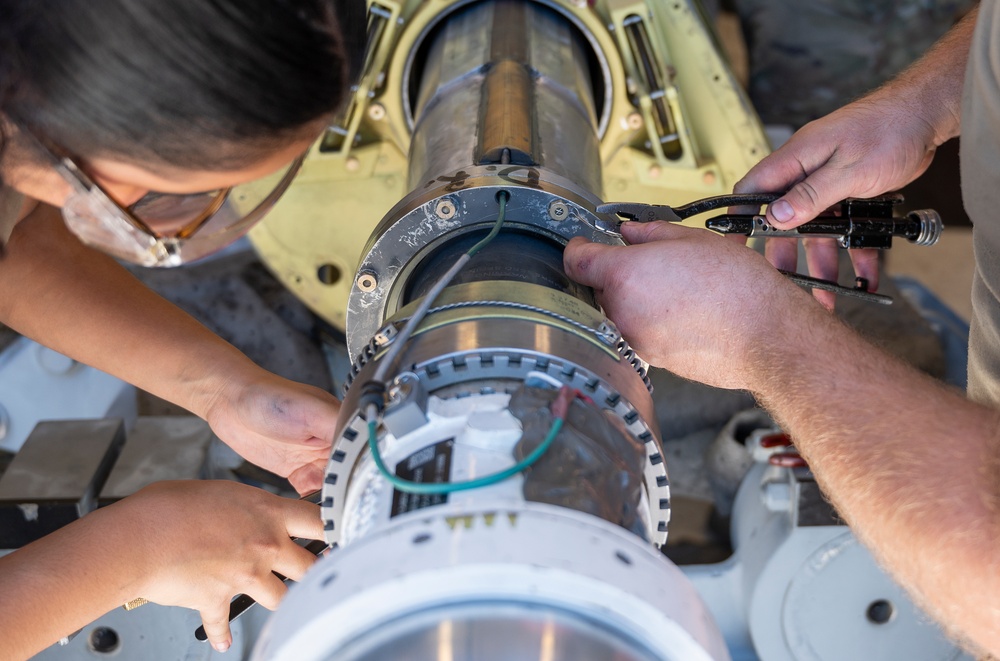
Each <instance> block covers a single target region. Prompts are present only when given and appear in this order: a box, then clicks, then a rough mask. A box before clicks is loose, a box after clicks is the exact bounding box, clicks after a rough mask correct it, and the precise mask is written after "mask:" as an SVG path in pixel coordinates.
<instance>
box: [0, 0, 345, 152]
mask: <svg viewBox="0 0 1000 661" xmlns="http://www.w3.org/2000/svg"><path fill="white" fill-rule="evenodd" d="M3 5H4V7H3V12H4V14H5V16H4V18H3V19H2V20H0V24H2V25H0V115H3V116H6V117H7V118H8V119H9V120H10V121H11V122H13V123H14V124H16V125H19V126H24V127H26V128H28V129H29V130H30V131H31V132H32V133H34V134H36V135H38V136H41V137H43V138H44V139H46V140H49V141H51V142H52V143H54V144H56V145H58V146H59V147H61V148H63V149H65V150H66V151H68V152H69V153H71V154H73V155H76V156H81V157H95V156H114V157H116V158H121V159H123V160H127V161H131V162H136V163H142V164H157V163H160V164H167V165H172V166H177V167H182V168H197V169H202V170H212V169H229V168H231V167H234V166H238V165H240V164H241V163H245V162H246V160H247V158H248V157H252V156H253V155H254V154H255V153H264V152H265V151H267V150H270V149H273V148H274V147H275V146H277V145H278V144H279V142H281V141H284V140H286V139H287V138H288V137H290V136H292V135H295V134H296V131H297V130H298V131H301V129H302V128H303V127H304V126H307V125H309V124H310V123H314V122H317V121H318V120H320V119H321V118H322V117H324V116H328V115H331V114H332V113H333V112H334V111H335V110H336V109H337V107H338V106H339V105H340V104H341V103H342V102H343V101H344V99H345V97H346V94H347V90H348V84H349V81H350V80H351V77H352V76H353V74H354V73H356V72H357V69H358V68H359V66H360V61H361V56H362V51H363V48H364V34H365V25H364V20H365V3H364V0H48V1H46V2H37V0H3ZM317 129H318V127H317Z"/></svg>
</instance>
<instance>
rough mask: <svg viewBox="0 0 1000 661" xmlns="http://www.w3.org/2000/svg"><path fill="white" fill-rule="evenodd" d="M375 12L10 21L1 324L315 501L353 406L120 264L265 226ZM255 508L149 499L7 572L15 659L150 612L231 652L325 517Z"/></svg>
mask: <svg viewBox="0 0 1000 661" xmlns="http://www.w3.org/2000/svg"><path fill="white" fill-rule="evenodd" d="M364 11H365V7H364V2H363V0H170V1H166V2H165V1H163V0H102V1H101V2H92V1H90V0H60V1H58V2H35V1H33V0H5V1H4V2H3V7H2V9H0V140H2V142H0V245H2V246H3V248H2V253H3V254H2V258H0V322H2V323H5V324H7V325H8V326H10V327H11V328H13V329H15V330H17V331H18V332H20V333H22V334H24V335H26V336H28V337H31V338H33V339H35V340H37V341H39V342H41V343H43V344H45V345H47V346H49V347H52V348H53V349H55V350H57V351H59V352H61V353H64V354H66V355H68V356H71V357H73V358H75V359H76V360H79V361H80V362H83V363H86V364H89V365H93V366H95V367H97V368H100V369H102V370H104V371H106V372H109V373H111V374H114V375H116V376H118V377H120V378H122V379H124V380H126V381H129V382H131V383H133V384H135V385H137V386H139V387H140V388H143V389H144V390H147V391H149V392H151V393H153V394H155V395H158V396H160V397H162V398H164V399H167V400H169V401H171V402H174V403H176V404H178V405H180V406H183V407H184V408H186V409H188V410H190V411H192V412H194V413H195V414H197V415H199V416H201V417H202V418H204V419H205V420H207V421H208V422H209V424H210V425H211V427H212V429H213V430H214V432H215V433H216V434H217V435H218V436H219V438H221V439H222V440H223V441H225V442H226V443H227V444H229V445H230V446H231V447H232V448H233V449H234V450H236V451H237V452H239V453H240V454H241V455H242V456H243V457H245V458H246V459H248V460H249V461H251V462H253V463H255V464H257V465H260V466H262V467H264V468H267V469H269V470H271V471H273V472H275V473H278V474H280V475H283V476H287V477H288V478H289V479H290V481H291V482H292V484H293V485H294V486H295V487H296V488H297V489H299V490H300V491H301V492H305V491H309V490H312V489H315V488H318V487H319V485H320V482H321V478H322V469H323V467H324V466H325V463H326V461H327V458H328V453H329V446H330V441H331V438H332V435H333V431H334V425H335V421H336V416H337V411H338V403H337V401H336V400H335V399H334V398H333V397H332V396H331V395H329V394H328V393H326V392H324V391H322V390H319V389H317V388H312V387H309V386H304V385H301V384H297V383H294V382H291V381H288V380H285V379H283V378H280V377H278V376H275V375H273V374H270V373H268V372H266V371H264V370H263V369H261V368H259V367H258V366H257V365H255V364H254V363H253V362H251V361H250V360H249V359H247V358H246V357H245V356H244V355H243V354H241V353H240V352H239V351H237V350H236V349H235V348H234V347H232V346H231V345H229V344H227V343H226V342H224V341H223V340H221V339H220V338H218V337H217V336H215V335H214V334H212V333H211V332H209V331H208V330H207V329H206V328H204V327H203V326H202V325H200V324H199V323H198V322H196V321H195V320H194V319H192V318H191V317H189V316H188V315H187V314H185V313H183V312H182V311H181V310H179V309H178V308H176V307H174V306H173V305H171V304H169V303H167V302H166V301H165V300H163V299H162V298H160V297H158V296H157V295H155V294H153V293H152V292H151V291H149V290H148V289H146V288H145V287H144V286H143V285H141V284H140V283H139V282H138V281H137V280H136V279H135V278H133V277H132V276H131V275H130V274H129V273H128V271H126V270H125V269H124V268H123V267H122V266H121V265H120V264H119V263H118V261H117V260H123V261H127V262H132V263H135V264H140V265H144V266H175V265H179V264H182V263H185V262H188V261H190V260H193V259H197V258H199V257H202V256H204V255H207V254H209V253H211V252H213V251H216V250H218V249H220V248H221V247H223V246H225V245H226V244H228V243H230V242H232V241H233V240H235V239H236V238H238V237H239V236H241V235H242V234H244V233H245V232H246V231H247V230H248V229H249V228H250V226H251V225H252V224H253V223H254V222H256V221H257V220H259V219H260V217H261V216H262V215H263V214H264V213H266V212H267V210H268V209H269V208H270V206H271V205H272V204H273V203H274V202H275V201H276V200H277V198H278V197H279V196H280V195H281V193H282V191H283V190H284V189H285V188H286V187H287V186H288V184H289V182H290V181H291V179H292V177H293V176H294V175H295V172H296V170H297V168H298V165H299V162H300V158H301V156H302V154H303V153H304V152H305V151H306V150H307V149H308V148H309V146H310V144H311V143H312V142H313V141H314V140H315V139H316V138H317V136H318V135H319V134H320V132H321V131H322V130H323V128H324V127H325V126H326V125H327V123H328V121H329V119H330V117H331V115H332V114H333V113H334V112H335V111H336V109H337V107H338V106H339V105H340V104H341V103H342V102H343V101H344V98H345V95H346V92H347V90H348V87H349V84H348V83H349V76H350V69H351V68H352V65H356V64H357V63H358V62H359V60H360V56H361V50H362V48H363V43H362V42H363V35H364V23H363V21H364ZM237 487H238V485H230V484H221V485H220V484H214V483H196V484H195V485H194V486H191V485H187V486H185V485H183V484H172V485H166V486H161V487H158V488H153V489H147V490H144V491H143V492H141V493H140V494H138V496H135V497H132V498H129V499H126V500H125V501H123V502H122V503H119V504H117V505H112V506H111V507H109V508H106V509H102V510H100V511H98V512H95V513H93V514H91V515H88V516H87V517H85V518H84V519H81V520H80V521H79V522H77V523H76V524H72V525H71V526H69V527H67V528H65V529H63V530H61V531H60V532H59V533H57V535H59V539H58V544H59V546H58V552H56V550H55V549H56V547H54V546H53V543H52V542H51V540H48V539H43V540H41V541H40V542H38V543H36V544H33V545H30V546H28V547H25V549H23V550H22V551H19V552H16V553H14V554H11V555H9V556H6V557H4V558H0V621H2V622H4V623H5V624H4V626H5V628H6V629H7V630H6V631H5V632H4V638H5V645H4V648H5V652H4V654H3V656H4V657H5V658H8V657H10V656H13V657H18V656H25V655H27V654H30V653H33V652H34V651H37V649H39V645H41V646H44V645H46V644H49V643H51V642H53V641H54V640H55V639H57V638H58V637H59V636H61V635H65V634H67V633H69V632H70V631H72V630H74V629H76V628H79V627H80V626H82V625H83V624H85V623H87V622H89V621H91V620H92V619H94V617H96V616H97V615H100V614H101V613H102V612H105V611H106V610H108V609H109V608H111V607H112V606H113V605H114V604H116V603H118V604H120V603H122V601H123V600H129V599H133V598H136V597H147V598H149V599H151V600H157V601H160V602H161V603H168V604H181V605H185V606H189V607H193V608H197V609H199V610H200V611H201V613H202V617H203V619H204V621H205V624H206V629H207V631H208V634H209V638H210V641H211V642H212V643H213V644H214V645H216V646H217V647H218V648H219V649H224V648H226V647H228V645H229V643H230V638H229V631H228V622H227V618H226V615H227V613H228V601H229V598H230V597H231V596H232V595H233V594H234V593H236V592H248V593H250V594H251V596H255V597H256V598H258V600H260V601H262V602H263V603H264V604H265V605H273V604H275V603H276V602H277V599H278V598H280V595H281V594H282V592H283V590H284V587H283V585H282V584H281V582H280V581H278V579H277V578H276V577H274V576H273V574H271V570H274V571H279V572H280V573H282V574H285V575H287V576H289V577H291V578H296V577H297V576H298V575H299V574H301V573H302V571H304V568H305V567H307V566H308V563H309V561H310V558H308V557H306V556H307V555H308V553H307V552H306V551H303V550H302V549H300V548H299V547H297V546H295V545H294V544H292V543H291V542H290V541H289V540H288V536H289V535H290V534H298V535H305V536H308V535H313V536H315V535H318V534H320V533H321V531H320V530H319V524H318V514H316V513H315V512H313V510H312V509H311V507H312V506H309V505H306V504H303V503H294V502H292V503H288V502H287V501H283V500H280V499H269V498H268V497H267V495H266V494H253V495H248V494H247V493H246V492H245V491H243V490H241V489H239V488H237ZM191 494H197V498H194V497H193V496H191ZM196 506H197V512H190V511H189V515H185V514H184V512H185V508H188V510H190V508H193V507H196ZM303 508H306V509H303ZM142 511H149V512H150V513H159V515H158V516H157V517H156V518H150V519H144V518H143V517H142V516H141V512H142ZM165 512H174V513H175V514H174V515H172V516H165V515H164V513H165ZM303 512H313V513H314V514H316V515H315V516H305V517H304V515H303ZM248 526H249V529H248ZM98 531H99V532H98ZM126 539H131V540H142V543H141V544H138V543H136V544H125V543H124V542H125V540H126ZM67 549H70V550H72V553H68V552H67ZM150 554H151V555H150ZM303 554H305V555H303ZM109 570H113V571H112V573H111V575H109V574H108V571H109ZM136 572H139V574H138V575H136ZM56 587H57V588H58V593H56V594H55V595H54V596H55V599H53V593H52V592H51V590H52V589H55V588H56ZM136 591H138V592H139V593H136ZM255 592H256V594H254V593H255ZM11 641H13V648H12V647H10V646H8V643H10V642H11ZM11 650H13V651H11Z"/></svg>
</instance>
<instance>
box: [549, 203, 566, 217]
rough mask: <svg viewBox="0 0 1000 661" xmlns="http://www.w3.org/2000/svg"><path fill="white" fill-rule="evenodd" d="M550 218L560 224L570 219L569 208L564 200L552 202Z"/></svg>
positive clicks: (550, 204)
mask: <svg viewBox="0 0 1000 661" xmlns="http://www.w3.org/2000/svg"><path fill="white" fill-rule="evenodd" d="M549 218H551V219H552V220H554V221H556V222H559V221H561V220H566V219H567V218H569V207H568V206H566V203H565V202H563V201H562V200H552V202H550V203H549Z"/></svg>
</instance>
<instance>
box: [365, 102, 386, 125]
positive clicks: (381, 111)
mask: <svg viewBox="0 0 1000 661" xmlns="http://www.w3.org/2000/svg"><path fill="white" fill-rule="evenodd" d="M368 117H370V118H371V119H373V120H375V121H376V122H381V121H382V120H383V119H385V106H383V105H382V104H381V103H373V104H371V105H370V106H368Z"/></svg>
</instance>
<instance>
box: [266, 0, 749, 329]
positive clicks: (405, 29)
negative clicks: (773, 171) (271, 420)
mask: <svg viewBox="0 0 1000 661" xmlns="http://www.w3.org/2000/svg"><path fill="white" fill-rule="evenodd" d="M534 1H539V2H542V3H543V4H545V5H547V6H549V7H551V8H552V9H555V10H556V11H558V12H560V13H562V14H563V15H565V16H566V17H567V18H568V19H569V20H571V21H572V22H573V23H574V24H576V26H577V27H578V28H579V29H580V30H581V31H582V32H583V33H584V34H585V36H586V37H587V39H588V41H589V42H590V43H591V45H592V46H593V47H594V48H595V49H597V50H599V51H600V57H601V58H602V59H603V61H604V62H606V64H607V70H606V72H605V73H606V76H607V80H606V81H605V82H606V84H607V85H609V86H610V89H611V93H610V97H609V99H608V101H609V105H608V107H607V108H606V112H607V122H606V125H605V126H604V131H603V135H602V137H601V158H602V161H603V163H602V168H603V177H604V182H603V183H604V191H605V196H606V198H607V201H619V200H628V201H635V202H649V203H657V204H672V205H678V204H683V203H685V202H689V201H691V200H694V199H697V198H700V197H706V196H709V195H717V194H722V193H725V192H728V191H730V190H731V189H732V186H733V184H734V183H735V182H736V181H737V180H738V179H739V178H740V177H741V176H742V175H743V174H744V173H745V172H746V171H747V170H748V169H749V168H750V167H751V166H752V165H753V164H754V163H756V162H757V161H759V160H760V159H761V158H762V157H763V156H765V155H766V154H767V152H768V150H769V147H768V143H767V138H766V137H765V134H764V131H763V128H762V127H761V124H760V121H759V119H758V118H757V115H756V114H755V113H754V111H753V109H752V108H751V107H750V104H749V102H748V100H747V98H746V96H745V95H744V93H743V91H742V90H741V89H740V87H739V84H738V83H737V82H736V80H735V79H734V77H733V75H732V73H731V72H730V69H729V67H728V66H727V64H726V62H725V59H724V56H723V55H722V53H721V51H720V49H719V47H718V43H717V41H716V38H715V35H714V33H713V31H712V29H711V28H710V27H709V26H707V25H706V24H705V22H704V20H703V18H702V14H701V12H700V11H699V8H698V6H697V5H696V4H695V3H694V2H692V1H691V0H649V1H644V0H597V1H596V2H592V3H590V2H587V0H544V1H543V0H534ZM466 4H468V0H425V1H422V2H421V1H415V0H411V1H409V2H405V1H404V2H393V1H391V0H371V1H370V2H369V10H370V24H369V34H370V35H372V36H373V39H372V47H371V48H370V51H369V57H368V59H367V61H366V63H365V68H364V71H363V74H362V80H361V82H360V84H359V85H358V88H357V92H356V93H355V94H354V96H353V98H352V99H351V101H350V103H349V104H348V107H347V110H346V111H345V112H344V113H343V114H342V116H341V118H340V119H339V120H338V121H337V123H336V124H335V126H334V127H333V128H332V129H331V130H330V131H328V132H327V134H326V136H324V138H323V139H322V140H320V141H319V142H317V143H316V144H315V145H314V146H313V148H312V149H311V150H310V153H309V155H308V157H307V159H306V161H305V163H304V164H303V166H302V170H301V172H300V174H299V176H298V177H297V178H296V180H295V182H294V184H293V185H292V186H291V188H290V189H289V190H288V191H287V192H286V193H285V195H284V196H283V197H282V199H281V200H280V201H279V203H278V204H277V206H276V207H275V208H274V210H273V211H271V213H270V214H269V215H268V217H267V218H266V219H265V220H264V221H263V222H261V223H260V224H259V225H258V226H257V227H255V228H254V230H253V231H252V232H251V233H250V238H251V241H252V242H253V244H254V247H255V248H256V249H257V251H258V253H259V254H260V256H261V258H262V259H263V260H264V262H265V264H267V266H268V267H269V268H270V269H271V270H272V272H273V273H274V274H275V275H276V276H277V278H278V279H279V280H280V281H281V282H282V283H283V284H284V285H285V286H287V287H288V288H289V289H290V290H292V291H293V292H294V293H295V294H296V295H297V296H298V297H299V298H300V299H302V300H303V301H304V302H305V303H306V304H307V305H308V306H309V307H310V308H311V309H312V310H313V311H315V312H316V313H317V314H318V315H319V316H321V317H322V318H323V319H325V320H326V321H327V322H329V323H330V324H332V325H333V326H334V327H335V328H338V329H341V330H342V329H343V328H344V326H345V322H346V316H347V300H348V294H349V292H350V289H351V286H352V284H353V278H354V273H355V271H356V269H357V265H358V260H359V259H360V257H361V251H362V249H363V247H364V245H365V243H366V241H367V240H368V237H369V235H370V234H371V233H372V231H373V230H374V228H375V226H376V225H377V224H378V222H379V221H380V220H381V219H382V217H383V216H384V215H385V214H386V213H387V212H388V211H389V210H390V209H391V208H392V206H393V205H395V204H396V202H398V201H399V200H400V199H401V198H402V197H404V196H405V195H406V194H407V193H408V192H409V191H408V190H407V186H406V177H407V163H406V155H407V152H408V150H409V141H410V131H411V126H410V121H411V120H410V117H409V112H408V109H407V108H406V106H405V104H406V99H405V98H404V94H403V90H404V89H405V87H406V85H408V81H407V80H406V76H407V75H408V71H407V67H408V65H409V64H410V63H411V61H412V53H413V52H414V51H415V49H417V48H418V47H419V46H420V44H421V42H422V40H423V39H424V37H425V36H426V35H427V34H428V32H429V31H430V30H431V29H432V28H433V26H434V25H435V24H436V23H437V22H438V21H440V20H441V19H443V18H444V17H445V16H447V15H448V14H450V13H451V12H452V11H454V10H455V9H457V8H459V7H461V6H463V5H466ZM628 30H631V31H632V34H635V33H636V31H637V30H639V31H641V33H642V34H644V35H645V40H644V43H645V44H646V48H647V49H648V52H649V54H650V56H651V57H650V58H648V59H649V60H650V61H651V62H652V63H653V66H654V67H655V71H654V72H653V73H654V79H655V81H654V82H658V83H659V84H660V85H661V86H662V88H661V89H660V90H656V89H649V87H650V85H652V84H653V83H651V82H650V81H649V70H648V68H647V69H645V70H644V68H643V66H642V63H641V62H640V61H639V59H638V57H637V55H636V53H635V48H634V46H633V45H632V44H631V43H630V41H629V38H628V34H629V32H628ZM657 99H663V100H664V101H665V103H666V106H667V107H668V108H669V113H668V114H669V116H670V118H671V120H672V122H673V126H674V130H675V132H676V136H677V143H679V153H678V152H677V149H676V147H677V145H676V144H674V146H673V150H674V151H673V152H672V153H670V154H668V153H666V152H665V150H664V149H663V148H662V146H661V143H660V140H659V136H658V135H657V134H656V133H657V129H656V121H655V118H654V116H653V113H654V112H655V104H656V102H657V101H656V100H657ZM661 103H663V102H661ZM661 108H662V105H661Z"/></svg>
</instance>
